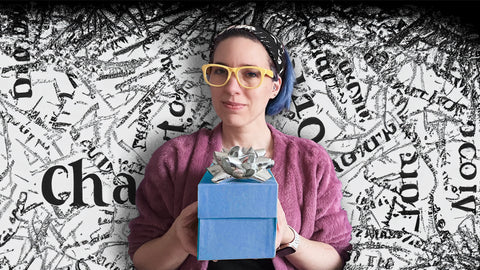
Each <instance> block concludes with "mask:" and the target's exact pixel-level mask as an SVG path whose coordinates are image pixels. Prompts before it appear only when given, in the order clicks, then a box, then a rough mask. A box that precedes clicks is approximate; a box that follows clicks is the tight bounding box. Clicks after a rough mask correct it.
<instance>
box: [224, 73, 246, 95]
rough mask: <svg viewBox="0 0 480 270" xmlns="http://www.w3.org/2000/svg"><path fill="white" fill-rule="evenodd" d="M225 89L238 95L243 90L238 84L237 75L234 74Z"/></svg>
mask: <svg viewBox="0 0 480 270" xmlns="http://www.w3.org/2000/svg"><path fill="white" fill-rule="evenodd" d="M223 87H224V88H225V90H226V91H228V92H231V93H237V92H240V91H241V90H242V86H241V85H240V84H239V83H238V79H237V77H236V76H235V74H232V76H230V79H229V80H228V82H227V84H225V85H224V86H223Z"/></svg>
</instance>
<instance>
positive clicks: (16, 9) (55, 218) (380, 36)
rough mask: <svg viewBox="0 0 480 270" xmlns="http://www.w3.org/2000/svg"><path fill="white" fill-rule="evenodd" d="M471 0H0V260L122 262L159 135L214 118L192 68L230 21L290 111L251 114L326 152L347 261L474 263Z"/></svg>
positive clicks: (476, 84)
mask: <svg viewBox="0 0 480 270" xmlns="http://www.w3.org/2000/svg"><path fill="white" fill-rule="evenodd" d="M470 4H471V3H470V2H460V3H458V2H453V1H452V2H440V4H435V2H433V1H432V2H423V3H421V4H415V3H414V2H405V3H402V2H389V4H385V3H384V4H382V3H377V2H366V3H361V2H348V3H347V2H329V1H324V2H316V3H315V2H296V3H295V2H294V3H287V2H256V3H241V2H227V3H222V2H211V3H210V2H203V1H202V2H191V3H183V4H182V3H175V2H165V3H161V2H153V3H148V2H138V3H137V2H129V3H127V2H119V3H108V2H100V3H97V4H95V3H91V2H89V3H76V4H75V3H73V2H68V3H60V2H59V3H55V2H54V3H49V2H42V3H25V2H23V3H20V4H14V3H8V4H2V6H1V9H0V70H1V71H0V116H1V117H0V149H1V150H0V269H15V270H17V269H30V270H33V269H64V270H66V269H131V268H133V266H132V263H131V261H130V259H129V257H128V255H127V244H128V243H127V236H128V233H129V231H128V222H129V221H130V220H131V219H132V218H134V217H135V216H136V215H137V212H136V208H135V204H134V202H135V189H136V187H137V186H138V184H139V183H140V181H141V180H142V177H143V172H144V169H145V165H146V164H147V162H148V160H149V158H150V156H151V154H152V152H153V151H154V150H155V149H156V148H157V147H159V146H160V145H161V144H162V143H164V142H165V141H166V140H168V139H171V138H174V137H176V136H179V135H181V134H186V133H191V132H194V131H196V130H198V129H199V128H203V127H204V128H213V127H214V126H215V125H216V124H217V123H218V121H219V120H218V119H217V118H216V116H215V113H214V112H213V110H212V108H211V104H210V101H209V88H208V86H207V85H205V83H204V82H203V79H202V76H201V70H200V66H201V65H202V64H204V63H206V62H207V61H208V44H209V43H210V40H211V39H212V37H213V36H214V35H215V33H216V32H218V31H220V30H222V29H223V28H225V27H227V26H229V25H231V24H241V23H247V24H251V23H253V24H261V25H263V26H264V27H265V28H267V29H269V30H270V31H272V32H273V33H274V34H276V35H277V36H279V37H280V38H281V39H282V40H283V42H284V44H285V45H286V47H287V48H288V50H289V52H290V55H291V57H292V59H293V62H294V66H295V73H296V76H297V85H296V88H295V90H294V99H293V102H292V105H291V108H290V111H287V112H283V113H281V114H280V115H277V116H275V117H269V118H268V121H269V122H270V123H272V124H273V125H274V126H275V127H276V128H278V129H280V130H281V131H283V132H285V133H287V134H292V135H296V136H301V137H305V138H309V139H312V140H314V141H315V142H317V143H319V144H321V145H322V146H324V147H325V148H326V149H327V150H328V152H329V154H330V155H331V157H332V159H333V161H334V164H335V167H336V170H337V174H338V177H339V178H340V180H341V181H342V183H343V192H344V199H343V202H342V206H343V207H344V209H345V210H347V212H348V215H349V219H350V222H351V223H352V226H353V232H352V244H353V250H352V254H351V259H350V261H349V262H348V263H347V265H346V269H477V268H478V265H480V251H479V249H480V239H479V237H480V233H479V230H480V224H479V217H478V212H479V210H480V209H479V189H480V183H479V179H480V172H479V170H480V160H479V156H480V151H479V148H480V136H479V132H480V131H479V128H480V120H479V113H480V110H479V94H480V77H479V68H480V63H479V59H480V36H479V33H480V32H479V31H478V27H477V25H475V24H472V23H474V22H475V16H473V17H472V16H470V15H469V16H466V15H465V14H464V12H467V11H468V10H469V8H471V7H472V8H473V6H472V5H470ZM462 5H463V6H462ZM462 7H463V8H462Z"/></svg>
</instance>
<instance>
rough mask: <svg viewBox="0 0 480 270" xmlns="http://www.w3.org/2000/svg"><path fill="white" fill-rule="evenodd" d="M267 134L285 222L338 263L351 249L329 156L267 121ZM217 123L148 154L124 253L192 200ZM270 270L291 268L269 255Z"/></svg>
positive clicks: (217, 144) (217, 140) (203, 265)
mask: <svg viewBox="0 0 480 270" xmlns="http://www.w3.org/2000/svg"><path fill="white" fill-rule="evenodd" d="M268 126H269V128H270V130H271V132H272V136H273V142H274V153H273V160H274V161H275V165H274V167H273V168H272V173H273V175H274V176H275V179H276V180H277V182H278V197H279V200H280V203H281V204H282V207H283V210H284V211H285V215H286V218H287V222H288V224H289V225H290V226H292V227H293V228H294V229H295V230H296V231H297V232H298V233H299V234H300V235H302V236H303V237H305V238H308V239H311V240H317V241H321V242H325V243H328V244H330V245H332V246H333V247H334V248H335V249H336V250H337V252H338V253H339V254H340V255H341V257H342V259H343V260H344V262H345V261H346V260H347V259H348V257H349V250H350V249H351V245H350V240H351V230H352V227H351V225H350V223H349V222H348V218H347V213H346V211H345V210H343V209H342V208H341V205H340V200H341V199H342V190H341V188H342V183H341V182H340V181H339V180H338V178H337V176H336V175H335V170H334V167H333V164H332V160H331V159H330V157H329V156H328V154H327V152H326V151H325V149H324V148H323V147H321V146H320V145H318V144H317V143H315V142H313V141H311V140H307V139H302V138H298V137H294V136H289V135H285V134H283V133H281V132H280V131H278V130H276V129H275V128H273V127H272V126H271V125H268ZM221 132H222V128H221V124H219V125H218V126H217V127H215V128H214V129H213V130H207V129H201V130H199V131H197V132H195V133H193V134H190V135H183V136H180V137H177V138H175V139H172V140H170V141H167V142H166V143H164V144H163V145H162V146H161V147H160V148H158V149H157V150H156V151H155V153H154V154H153V155H152V157H151V159H150V161H149V163H148V165H147V167H146V170H145V177H144V179H143V181H142V182H141V183H140V186H139V187H138V190H137V193H136V205H137V208H138V211H139V216H138V217H137V218H135V219H133V220H132V221H131V222H130V224H129V227H130V235H129V237H128V241H129V254H130V256H131V257H132V258H133V254H134V253H135V251H136V250H137V249H138V248H139V247H140V246H141V245H142V244H143V243H145V242H147V241H149V240H151V239H154V238H157V237H160V236H162V235H163V234H164V233H165V232H166V231H167V230H168V229H169V228H170V226H171V225H172V223H173V221H174V220H175V218H176V217H177V216H178V215H179V214H180V212H181V211H182V209H183V208H185V207H186V206H187V205H189V204H191V203H193V202H195V201H196V200H197V185H198V183H199V182H200V179H201V178H202V176H203V174H204V173H205V171H206V168H207V167H208V166H210V164H211V163H212V160H213V152H214V151H220V150H221V147H222V136H221ZM273 264H274V266H275V269H294V267H293V265H292V264H290V263H289V262H288V260H287V259H284V258H279V257H275V258H274V259H273ZM207 266H208V261H198V260H197V258H196V257H194V256H191V255H190V256H188V257H187V259H186V260H185V261H184V263H183V264H182V265H181V266H180V269H207Z"/></svg>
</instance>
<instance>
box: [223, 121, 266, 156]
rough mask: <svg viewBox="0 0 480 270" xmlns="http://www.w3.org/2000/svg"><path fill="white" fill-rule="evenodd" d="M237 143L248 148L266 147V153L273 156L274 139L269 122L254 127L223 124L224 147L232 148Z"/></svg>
mask: <svg viewBox="0 0 480 270" xmlns="http://www.w3.org/2000/svg"><path fill="white" fill-rule="evenodd" d="M237 145H238V146H241V147H246V148H249V147H252V148H253V149H265V150H266V151H267V154H266V155H267V156H270V157H271V156H272V154H273V139H272V133H271V132H270V129H269V128H268V126H267V123H265V125H262V126H261V127H255V128H254V129H253V128H249V127H232V126H225V125H222V147H223V148H224V149H230V148H232V147H233V146H237Z"/></svg>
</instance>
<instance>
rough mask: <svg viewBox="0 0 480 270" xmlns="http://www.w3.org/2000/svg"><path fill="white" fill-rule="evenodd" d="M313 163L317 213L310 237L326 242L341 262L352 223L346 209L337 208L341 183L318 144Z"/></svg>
mask: <svg viewBox="0 0 480 270" xmlns="http://www.w3.org/2000/svg"><path fill="white" fill-rule="evenodd" d="M319 156H320V157H321V158H319V161H320V162H319V164H318V165H317V172H316V173H317V181H319V185H318V192H317V213H316V220H315V231H314V233H313V236H312V238H311V239H312V240H317V241H322V242H325V243H328V244H330V245H331V246H333V247H334V248H335V250H337V252H338V254H339V255H340V256H341V258H342V260H343V262H344V263H345V262H346V261H347V260H348V259H349V256H350V255H349V252H350V250H351V248H352V247H351V244H350V240H351V232H352V226H351V225H350V222H349V221H348V217H347V212H346V211H345V210H344V209H342V207H341V199H342V183H341V182H340V180H339V179H338V178H337V176H336V173H335V169H334V166H333V162H332V160H331V159H330V157H329V156H328V153H327V152H326V151H325V149H323V147H320V154H319Z"/></svg>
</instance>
